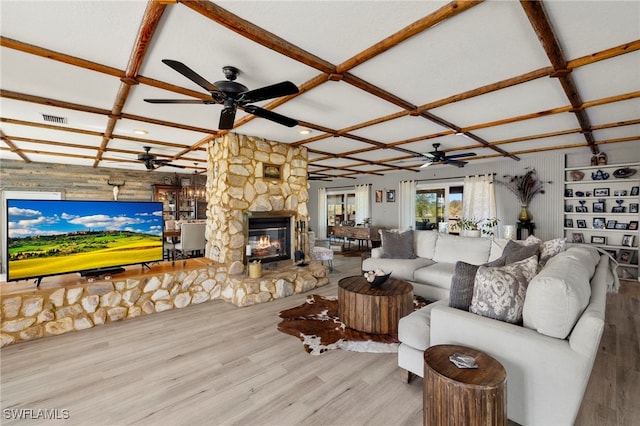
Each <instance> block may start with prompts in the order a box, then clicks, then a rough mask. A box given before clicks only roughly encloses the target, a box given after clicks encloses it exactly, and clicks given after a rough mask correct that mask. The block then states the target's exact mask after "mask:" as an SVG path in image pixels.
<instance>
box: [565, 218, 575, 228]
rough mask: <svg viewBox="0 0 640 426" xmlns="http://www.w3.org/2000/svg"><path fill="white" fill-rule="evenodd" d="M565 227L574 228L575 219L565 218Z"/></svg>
mask: <svg viewBox="0 0 640 426" xmlns="http://www.w3.org/2000/svg"><path fill="white" fill-rule="evenodd" d="M564 227H565V228H573V219H565V220H564Z"/></svg>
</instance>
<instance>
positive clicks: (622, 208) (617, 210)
mask: <svg viewBox="0 0 640 426" xmlns="http://www.w3.org/2000/svg"><path fill="white" fill-rule="evenodd" d="M626 209H627V208H626V207H625V206H615V207H612V208H611V213H624V211H625V210H626Z"/></svg>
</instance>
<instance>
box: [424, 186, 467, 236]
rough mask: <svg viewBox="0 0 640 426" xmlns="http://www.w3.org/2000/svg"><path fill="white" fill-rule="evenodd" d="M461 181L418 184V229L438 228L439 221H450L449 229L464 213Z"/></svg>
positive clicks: (449, 229)
mask: <svg viewBox="0 0 640 426" xmlns="http://www.w3.org/2000/svg"><path fill="white" fill-rule="evenodd" d="M463 188H464V187H463V185H462V184H461V183H454V184H451V185H445V184H442V183H434V184H423V185H418V187H417V189H416V229H434V228H435V229H437V226H438V223H440V222H448V231H451V230H452V229H455V228H452V225H453V224H454V223H457V221H458V220H459V219H460V217H461V215H462V191H463Z"/></svg>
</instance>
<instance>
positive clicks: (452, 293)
mask: <svg viewBox="0 0 640 426" xmlns="http://www.w3.org/2000/svg"><path fill="white" fill-rule="evenodd" d="M504 259H505V258H504V256H503V257H500V258H498V259H496V260H494V261H493V262H489V263H485V264H484V265H472V264H470V263H467V262H463V261H461V260H459V261H458V262H456V266H455V268H454V271H453V277H452V278H451V288H450V289H449V306H450V307H452V308H456V309H462V310H464V311H468V310H469V306H471V299H472V298H473V286H474V283H475V280H476V272H478V268H480V266H504Z"/></svg>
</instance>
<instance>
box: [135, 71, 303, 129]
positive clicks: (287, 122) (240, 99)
mask: <svg viewBox="0 0 640 426" xmlns="http://www.w3.org/2000/svg"><path fill="white" fill-rule="evenodd" d="M162 62H163V63H165V64H167V65H168V66H170V67H171V68H173V69H174V70H176V71H178V72H179V73H180V74H182V75H184V76H185V77H187V78H188V79H189V80H191V81H193V82H194V83H196V84H197V85H198V86H200V87H202V88H203V89H205V90H206V91H208V92H209V94H210V95H211V100H201V99H145V102H149V103H152V104H206V105H208V104H221V105H223V109H222V113H221V114H220V122H219V124H218V128H219V129H220V130H229V129H232V128H233V122H234V121H235V117H236V109H237V108H241V109H243V110H244V111H245V112H247V113H249V114H253V115H257V116H258V117H262V118H266V119H267V120H271V121H273V122H276V123H278V124H282V125H284V126H287V127H293V126H296V125H297V124H298V121H297V120H294V119H292V118H289V117H285V116H284V115H281V114H278V113H275V112H273V111H269V110H268V109H264V108H260V107H259V106H255V105H249V104H251V103H254V102H259V101H264V100H267V99H272V98H279V97H281V96H287V95H294V94H296V93H298V87H297V86H296V85H295V84H293V83H292V82H290V81H283V82H281V83H276V84H272V85H270V86H265V87H261V88H259V89H254V90H249V89H248V88H247V87H246V86H244V85H243V84H240V83H237V82H236V81H234V80H235V79H236V78H238V74H239V73H240V70H239V69H238V68H236V67H232V66H226V67H223V68H222V71H223V73H224V76H225V78H226V80H220V81H216V82H215V83H213V84H211V83H210V82H208V81H207V80H206V79H205V78H203V77H202V76H200V74H198V73H196V72H195V71H194V70H192V69H191V68H189V67H188V66H186V65H185V64H183V63H182V62H179V61H174V60H172V59H163V60H162Z"/></svg>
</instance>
